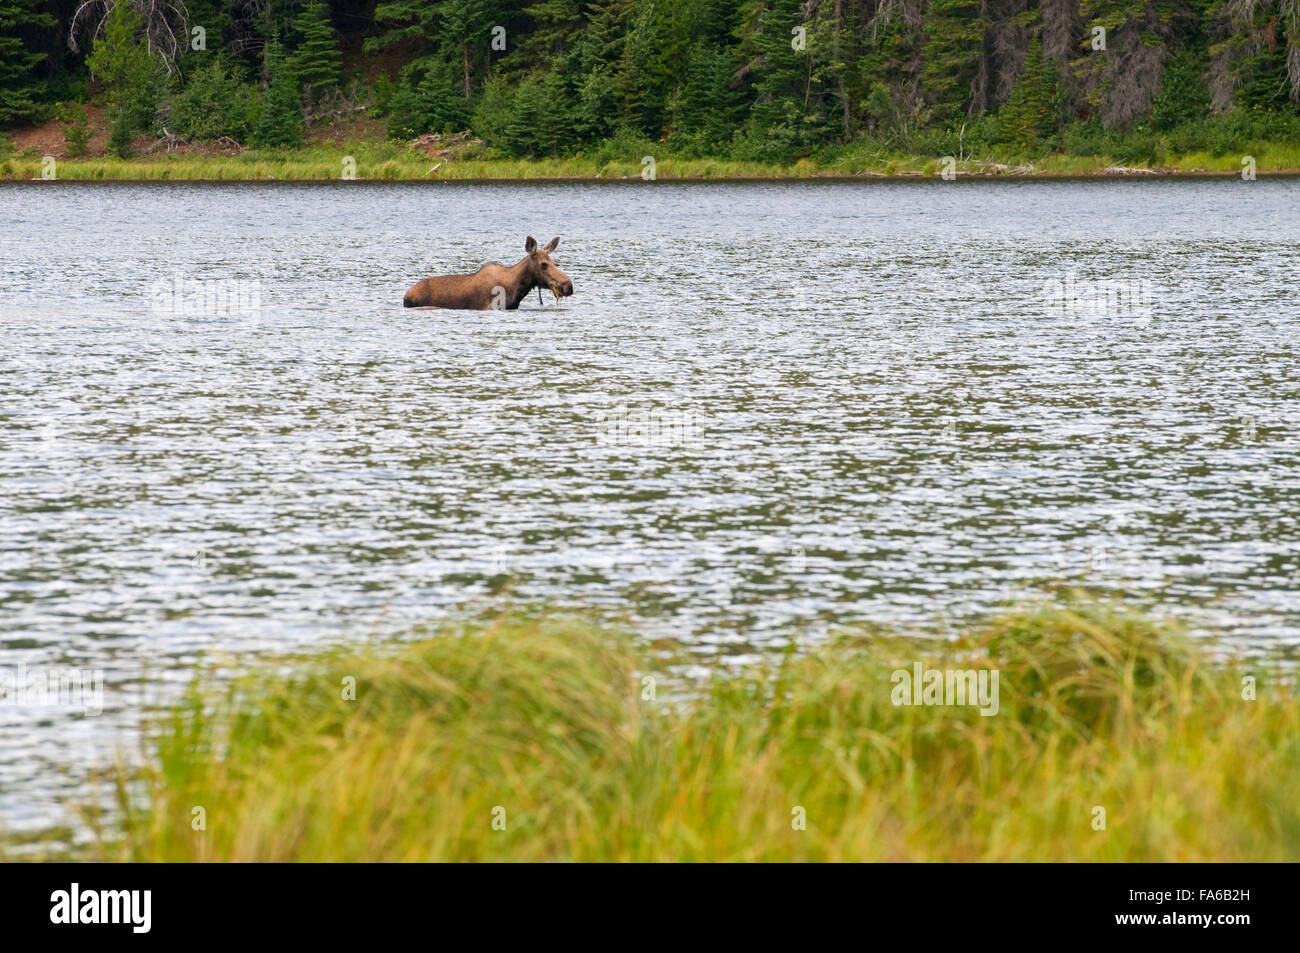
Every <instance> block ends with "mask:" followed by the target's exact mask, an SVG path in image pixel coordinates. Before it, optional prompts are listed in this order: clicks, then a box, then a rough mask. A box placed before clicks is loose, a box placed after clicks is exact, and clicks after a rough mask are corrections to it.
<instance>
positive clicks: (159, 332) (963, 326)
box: [0, 179, 1300, 827]
mask: <svg viewBox="0 0 1300 953" xmlns="http://www.w3.org/2000/svg"><path fill="white" fill-rule="evenodd" d="M1297 200H1300V182H1297V181H1296V180H1285V179H1283V180H1268V181H1258V182H1252V183H1243V182H1239V181H1224V180H1214V181H1141V182H1136V181H1118V182H1117V181H1107V182H1005V183H1001V182H1000V183H962V182H957V183H943V182H926V183H880V182H871V183H818V184H810V183H773V184H672V183H666V182H660V183H634V184H625V185H613V184H604V185H596V184H592V185H582V184H553V185H471V184H466V185H436V184H428V185H398V184H371V183H363V182H352V183H339V184H337V185H302V186H295V185H287V184H285V185H274V186H267V185H248V184H243V185H189V184H149V185H129V184H124V185H64V184H61V183H50V184H41V185H39V186H7V187H0V333H2V334H3V340H4V344H5V346H4V348H3V350H0V665H3V666H9V667H11V668H15V667H17V666H20V665H24V664H25V665H28V666H36V667H39V666H80V667H84V668H87V669H97V670H102V671H103V672H104V673H105V677H106V679H107V687H106V697H105V705H106V710H105V712H104V713H103V714H102V715H99V716H92V717H86V716H84V715H83V714H81V713H79V712H76V711H70V710H67V709H64V708H41V707H34V706H14V705H0V825H5V826H18V827H21V826H29V825H36V824H42V823H49V822H50V821H51V820H53V819H56V817H57V816H58V815H57V809H56V807H55V801H56V799H57V798H58V797H59V796H64V795H67V794H69V793H76V790H77V788H76V783H77V779H78V778H79V776H80V773H81V772H82V771H83V770H84V769H85V768H86V766H88V765H91V764H97V763H98V764H103V763H105V762H107V761H108V760H110V758H111V756H112V752H113V751H114V748H115V746H117V745H120V744H128V745H129V744H130V743H131V738H132V734H131V732H132V729H133V728H134V726H135V725H136V724H137V722H138V719H139V715H140V704H141V700H142V698H143V699H152V700H157V699H159V698H162V697H166V696H167V694H168V692H169V691H171V690H172V689H174V688H175V687H176V686H178V685H180V684H183V682H184V681H185V679H186V678H187V677H188V673H189V671H190V670H191V668H192V666H193V664H194V662H195V660H196V659H197V658H198V656H199V654H200V653H217V654H220V655H223V656H224V657H225V658H227V659H228V660H229V663H230V664H231V665H232V666H234V667H236V668H237V667H239V666H240V665H241V664H244V663H246V662H247V661H248V660H250V659H252V658H254V657H256V656H257V655H258V654H259V653H265V652H279V651H292V650H298V649H304V648H310V647H312V646H315V645H320V644H324V643H326V642H331V641H346V640H352V639H358V638H362V637H365V636H367V635H387V634H391V633H398V632H401V631H403V630H404V629H407V628H408V627H409V626H410V625H411V624H413V623H415V622H417V621H426V620H428V619H431V618H437V617H439V616H441V615H445V614H447V613H449V612H454V611H457V610H458V609H459V608H460V607H463V606H466V605H467V604H473V605H486V606H491V605H494V604H496V603H497V602H499V601H500V600H501V599H503V598H506V596H505V595H504V593H505V592H508V593H509V598H514V599H539V600H549V601H556V602H562V603H572V604H580V605H586V606H597V607H601V608H605V609H608V610H610V611H612V612H614V613H617V614H621V615H624V616H626V617H627V618H629V619H631V620H633V621H635V622H637V623H639V624H640V625H641V626H643V627H644V629H645V630H646V631H648V632H653V633H657V634H665V635H671V636H675V637H677V638H680V639H682V640H685V641H686V642H688V643H689V644H690V645H691V646H693V647H694V649H695V651H697V652H698V653H699V654H700V655H702V656H712V655H725V656H727V657H733V656H735V657H746V656H747V655H749V654H751V653H753V652H755V651H760V650H761V649H762V647H763V646H765V645H771V644H783V643H784V642H785V641H786V640H788V639H789V638H791V637H796V638H816V637H818V635H819V634H820V633H821V632H823V631H825V630H826V629H827V628H828V627H831V626H834V625H838V624H852V623H859V622H885V623H893V624H896V625H900V626H904V627H908V628H917V629H927V630H934V631H945V630H949V629H951V628H953V627H955V626H957V625H960V624H961V623H962V622H963V621H964V620H967V619H970V618H973V617H978V616H981V615H983V614H985V613H987V612H988V611H989V610H990V609H992V608H993V607H996V606H998V605H1000V604H1003V603H1005V602H1006V601H1008V600H1012V601H1015V600H1018V599H1022V598H1025V597H1027V596H1035V595H1038V594H1041V593H1042V592H1043V591H1045V590H1050V589H1051V588H1052V587H1053V586H1056V585H1059V584H1061V583H1063V582H1076V583H1079V584H1081V585H1086V586H1089V587H1092V588H1095V589H1100V590H1104V591H1110V592H1113V593H1115V594H1117V595H1120V596H1121V597H1122V598H1126V599H1130V600H1132V601H1133V602H1134V603H1135V604H1137V605H1141V606H1151V607H1155V608H1156V610H1157V611H1160V612H1166V613H1171V614H1175V615H1178V616H1179V617H1181V618H1183V619H1185V620H1186V621H1187V622H1188V623H1189V624H1190V625H1192V626H1193V627H1194V628H1196V629H1197V630H1199V631H1207V632H1208V631H1216V632H1221V633H1223V634H1226V635H1227V636H1228V637H1229V638H1230V639H1232V640H1234V641H1235V642H1236V643H1237V644H1238V645H1240V646H1241V647H1242V648H1244V649H1247V650H1251V649H1256V648H1259V647H1262V646H1270V645H1277V644H1280V643H1283V644H1296V643H1300V597H1298V596H1297V588H1298V586H1297V584H1298V583H1300V527H1298V526H1297V520H1298V518H1300V505H1297V504H1298V503H1300V454H1298V453H1297V450H1298V449H1300V445H1298V443H1297V439H1296V423H1297V419H1298V413H1300V374H1298V373H1297V369H1298V365H1297V359H1298V358H1300V321H1298V318H1300V305H1298V304H1297V291H1296V289H1297V287H1300V281H1298V279H1300V214H1297ZM528 234H532V235H534V236H536V237H537V238H538V239H539V240H540V241H543V242H545V241H547V240H549V239H550V238H551V237H552V236H554V235H557V234H558V235H559V236H560V246H559V249H558V250H557V252H556V256H555V257H556V259H557V261H558V262H559V263H560V264H561V266H562V267H563V268H564V269H565V270H566V271H567V272H568V273H569V275H570V276H571V277H572V278H573V280H574V283H575V286H576V293H575V295H574V297H573V298H570V299H567V300H566V301H565V302H564V303H563V305H562V306H561V307H559V308H557V307H555V306H554V304H553V302H552V301H551V300H550V296H549V295H548V296H547V300H546V302H545V303H544V304H543V305H539V304H538V301H537V298H536V296H534V297H532V298H530V299H529V300H528V301H527V302H526V303H525V305H524V307H522V308H521V309H520V310H519V311H516V312H506V313H501V312H486V313H464V312H438V311H416V312H411V311H404V310H403V309H402V308H401V298H402V293H403V292H404V291H405V289H406V288H407V287H408V286H409V285H410V284H411V283H412V282H414V281H415V280H416V279H418V278H420V277H423V276H425V275H428V274H437V273H443V272H446V271H460V270H472V269H473V268H475V267H477V265H479V264H480V263H481V262H483V261H484V260H487V259H500V260H504V261H507V262H513V261H515V260H517V259H518V258H519V257H521V256H522V254H523V243H524V237H525V236H526V235H528ZM177 276H179V277H180V278H181V280H182V281H186V280H189V281H195V280H198V281H245V282H254V283H255V284H254V285H249V286H245V288H246V289H247V288H255V289H256V292H257V303H258V304H259V305H260V309H259V310H257V311H256V312H251V313H247V314H241V313H211V312H209V313H203V314H185V313H179V314H177V313H172V312H168V311H160V310H158V309H157V307H156V306H157V304H158V303H159V301H160V300H161V299H160V298H159V296H158V286H157V283H158V282H160V281H162V282H173V281H175V279H176V277H177ZM1051 282H1059V283H1060V287H1061V288H1062V289H1064V288H1065V287H1067V286H1069V287H1072V288H1073V289H1075V290H1076V291H1077V290H1079V289H1083V290H1084V292H1089V290H1090V289H1091V290H1093V291H1095V290H1097V289H1101V290H1102V291H1106V290H1108V289H1111V288H1112V287H1116V288H1125V289H1137V290H1138V291H1139V292H1140V294H1139V295H1138V296H1137V298H1135V299H1133V300H1127V299H1124V298H1123V297H1122V296H1121V297H1118V298H1117V297H1115V296H1113V295H1112V296H1111V297H1110V298H1108V299H1105V308H1104V309H1103V310H1101V311H1100V312H1094V311H1091V310H1088V309H1087V308H1081V307H1063V306H1061V305H1060V302H1056V303H1054V302H1053V301H1052V299H1051V298H1050V297H1049V296H1048V294H1047V293H1046V292H1045V288H1048V287H1051V285H1050V283H1051ZM1112 282H1118V283H1120V284H1118V285H1114V286H1112V285H1111V284H1110V283H1112ZM1084 300H1095V299H1084ZM1134 303H1136V307H1130V305H1133V304H1134Z"/></svg>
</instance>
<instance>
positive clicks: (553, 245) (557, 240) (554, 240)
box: [546, 235, 560, 252]
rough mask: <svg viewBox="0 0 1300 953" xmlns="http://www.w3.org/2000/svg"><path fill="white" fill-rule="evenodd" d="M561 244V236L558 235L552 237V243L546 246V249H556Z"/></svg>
mask: <svg viewBox="0 0 1300 953" xmlns="http://www.w3.org/2000/svg"><path fill="white" fill-rule="evenodd" d="M559 244H560V236H559V235H556V236H555V237H554V238H552V239H551V243H550V244H549V245H547V246H546V250H547V251H548V252H549V251H555V248H556V246H557V245H559Z"/></svg>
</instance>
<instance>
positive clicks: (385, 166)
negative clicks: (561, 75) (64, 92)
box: [0, 141, 1300, 185]
mask: <svg viewBox="0 0 1300 953" xmlns="http://www.w3.org/2000/svg"><path fill="white" fill-rule="evenodd" d="M1267 151H1273V150H1267ZM1261 152H1265V150H1261ZM649 158H651V157H650V156H647V157H644V158H643V159H639V160H631V159H613V160H607V161H606V160H602V158H601V157H599V156H576V157H570V158H563V159H489V158H456V157H446V156H437V155H429V154H426V153H423V152H420V151H418V150H413V149H409V148H406V147H404V146H400V145H398V144H395V143H387V142H372V141H361V142H352V143H344V144H331V145H329V146H323V145H313V146H307V147H304V148H301V149H296V150H291V151H285V152H272V151H268V152H255V151H251V150H249V151H244V152H240V153H238V154H235V155H213V154H202V153H191V152H184V153H173V154H169V155H151V156H138V157H135V158H130V159H120V158H114V157H109V156H84V157H78V158H64V157H60V156H59V155H55V154H49V155H39V154H37V153H35V152H34V151H33V150H30V149H28V150H25V151H24V152H22V153H10V154H9V155H8V156H6V157H3V158H0V183H13V182H33V181H34V182H49V181H59V182H316V183H319V182H404V183H443V184H445V183H447V182H474V183H489V184H503V183H527V182H545V183H600V184H605V183H615V184H629V183H631V184H647V185H651V184H657V183H661V182H674V183H676V182H707V183H720V182H730V183H760V182H827V183H843V182H914V181H921V182H925V181H945V182H949V183H951V182H957V181H974V182H997V181H1012V182H1038V181H1048V182H1052V181H1057V182H1083V181H1114V180H1117V179H1124V180H1127V179H1237V180H1241V179H1242V176H1243V168H1244V167H1243V164H1242V161H1241V160H1240V159H1239V158H1237V157H1234V156H1210V155H1208V154H1205V153H1196V154H1191V155H1187V156H1181V157H1176V158H1172V159H1170V160H1168V161H1166V162H1165V163H1163V164H1160V165H1156V166H1146V165H1124V164H1121V163H1119V162H1117V161H1115V160H1113V159H1111V158H1109V157H1105V156H1070V155H1049V156H1044V157H1041V158H1039V159H1036V160H1033V161H1014V160H1013V161H1012V162H995V161H992V160H976V159H963V160H961V161H959V162H956V163H955V167H954V166H953V165H951V164H949V165H942V164H941V160H940V159H938V158H934V157H929V156H917V155H898V156H890V157H884V156H870V157H856V158H854V157H845V158H842V159H837V160H834V161H830V162H824V163H819V162H818V161H816V160H813V159H803V160H800V161H798V162H795V163H792V164H787V165H781V164H771V163H761V162H744V161H736V160H724V159H681V158H675V157H672V156H663V157H660V158H659V159H658V160H657V162H655V163H653V164H652V166H651V167H652V169H653V172H652V174H650V175H644V174H643V165H642V163H643V162H646V161H647V160H648V159H649ZM1277 158H1278V159H1279V160H1280V161H1278V162H1277V163H1276V164H1275V165H1273V164H1270V163H1269V161H1268V157H1267V155H1266V154H1265V155H1263V156H1261V157H1260V158H1259V159H1258V160H1257V164H1256V167H1255V169H1254V170H1253V172H1252V175H1253V176H1254V177H1255V178H1294V177H1300V165H1297V164H1296V163H1295V162H1294V161H1292V156H1290V155H1285V154H1283V155H1278V156H1277Z"/></svg>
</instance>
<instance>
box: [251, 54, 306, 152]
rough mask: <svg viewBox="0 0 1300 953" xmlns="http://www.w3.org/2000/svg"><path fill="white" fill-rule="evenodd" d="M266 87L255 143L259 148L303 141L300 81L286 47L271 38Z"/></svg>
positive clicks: (291, 144) (254, 137) (254, 134)
mask: <svg viewBox="0 0 1300 953" xmlns="http://www.w3.org/2000/svg"><path fill="white" fill-rule="evenodd" d="M264 56H265V68H266V87H265V89H263V90H262V100H261V110H260V113H259V115H258V119H257V127H256V128H255V129H254V130H253V136H252V142H253V145H254V146H257V147H258V148H273V147H276V146H296V145H298V144H299V143H301V142H302V108H301V105H300V102H299V98H298V80H297V77H296V76H295V75H294V72H293V69H292V68H291V67H290V66H289V62H288V59H287V58H286V56H285V53H284V47H283V45H281V43H280V40H279V39H278V38H272V40H271V42H270V43H268V44H267V46H266V51H265V54H264Z"/></svg>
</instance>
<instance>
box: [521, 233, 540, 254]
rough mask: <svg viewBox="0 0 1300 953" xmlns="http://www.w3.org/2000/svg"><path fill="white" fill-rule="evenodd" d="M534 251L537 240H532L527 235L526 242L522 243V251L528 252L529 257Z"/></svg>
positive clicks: (530, 236)
mask: <svg viewBox="0 0 1300 953" xmlns="http://www.w3.org/2000/svg"><path fill="white" fill-rule="evenodd" d="M536 249H537V239H535V238H533V236H532V235H529V236H528V241H526V242H524V251H526V252H528V254H530V255H531V254H532V253H533V252H534V251H535V250H536Z"/></svg>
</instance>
